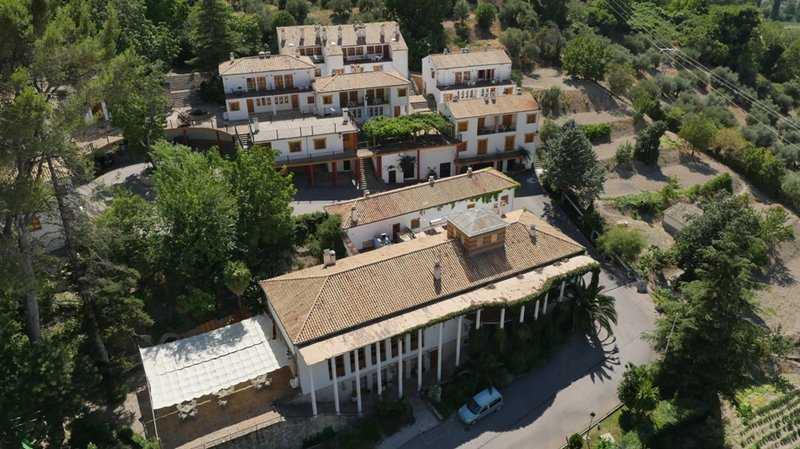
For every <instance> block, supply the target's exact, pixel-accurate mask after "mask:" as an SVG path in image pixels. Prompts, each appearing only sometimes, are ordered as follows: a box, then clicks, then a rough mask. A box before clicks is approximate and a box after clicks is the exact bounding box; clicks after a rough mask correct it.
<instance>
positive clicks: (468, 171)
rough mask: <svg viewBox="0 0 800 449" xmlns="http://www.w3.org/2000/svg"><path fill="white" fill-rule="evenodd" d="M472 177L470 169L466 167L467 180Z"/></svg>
mask: <svg viewBox="0 0 800 449" xmlns="http://www.w3.org/2000/svg"><path fill="white" fill-rule="evenodd" d="M471 177H472V167H467V178H471Z"/></svg>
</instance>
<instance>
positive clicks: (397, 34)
mask: <svg viewBox="0 0 800 449" xmlns="http://www.w3.org/2000/svg"><path fill="white" fill-rule="evenodd" d="M394 41H395V42H400V30H399V29H397V30H394Z"/></svg>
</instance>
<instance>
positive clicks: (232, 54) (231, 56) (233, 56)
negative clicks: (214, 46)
mask: <svg viewBox="0 0 800 449" xmlns="http://www.w3.org/2000/svg"><path fill="white" fill-rule="evenodd" d="M228 59H229V60H230V61H231V62H233V60H234V59H236V55H235V54H234V53H233V52H231V53H230V55H228Z"/></svg>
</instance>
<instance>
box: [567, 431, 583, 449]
mask: <svg viewBox="0 0 800 449" xmlns="http://www.w3.org/2000/svg"><path fill="white" fill-rule="evenodd" d="M582 447H583V437H582V436H581V435H580V434H577V433H573V434H572V435H570V436H569V439H568V440H567V449H581V448H582Z"/></svg>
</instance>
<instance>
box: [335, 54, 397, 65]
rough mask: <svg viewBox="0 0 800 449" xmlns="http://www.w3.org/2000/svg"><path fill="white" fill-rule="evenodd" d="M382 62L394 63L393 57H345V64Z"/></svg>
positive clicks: (380, 55) (374, 55)
mask: <svg viewBox="0 0 800 449" xmlns="http://www.w3.org/2000/svg"><path fill="white" fill-rule="evenodd" d="M381 62H392V58H391V56H389V57H386V56H384V55H383V54H371V55H357V56H345V57H344V63H345V64H378V63H381Z"/></svg>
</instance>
